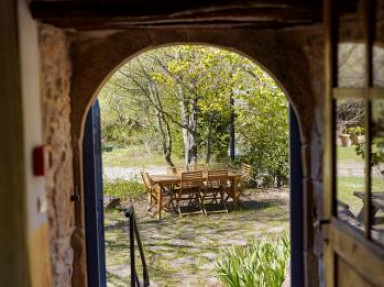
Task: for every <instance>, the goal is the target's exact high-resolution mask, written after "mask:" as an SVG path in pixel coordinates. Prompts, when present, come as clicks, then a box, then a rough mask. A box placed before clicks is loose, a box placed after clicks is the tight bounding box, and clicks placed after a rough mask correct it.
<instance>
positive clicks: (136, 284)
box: [125, 204, 149, 287]
mask: <svg viewBox="0 0 384 287" xmlns="http://www.w3.org/2000/svg"><path fill="white" fill-rule="evenodd" d="M125 216H126V217H127V218H129V248H130V254H131V287H141V285H140V280H139V277H138V276H137V271H136V264H135V239H136V242H137V247H138V249H139V254H140V260H141V264H142V266H143V287H148V286H149V275H148V269H147V262H146V260H145V256H144V249H143V244H142V242H141V238H140V233H139V228H138V226H137V222H136V216H135V210H134V208H133V205H132V204H130V205H129V206H128V207H127V208H126V210H125Z"/></svg>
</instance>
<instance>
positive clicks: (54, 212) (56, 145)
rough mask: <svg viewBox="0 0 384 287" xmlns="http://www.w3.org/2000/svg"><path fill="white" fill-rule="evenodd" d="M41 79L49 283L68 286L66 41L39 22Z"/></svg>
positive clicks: (69, 217)
mask: <svg viewBox="0 0 384 287" xmlns="http://www.w3.org/2000/svg"><path fill="white" fill-rule="evenodd" d="M39 41H40V50H41V82H42V85H41V86H42V105H43V115H42V117H43V138H44V144H46V145H50V146H51V147H52V151H53V152H52V159H53V160H52V170H51V173H50V174H49V175H48V176H47V181H46V182H47V183H46V189H47V198H48V206H47V209H48V220H49V227H50V229H49V235H50V238H49V243H50V255H51V262H52V286H55V287H56V286H57V287H58V286H60V287H61V286H72V282H71V281H72V272H73V258H74V251H73V248H72V246H71V236H72V233H73V231H74V225H75V222H74V207H73V203H72V202H71V201H70V197H71V195H72V194H73V189H74V185H73V172H72V171H73V166H72V149H71V131H70V128H71V125H70V112H71V107H70V97H69V92H70V86H71V82H70V79H71V73H72V67H71V60H70V55H69V50H70V49H69V48H70V43H69V40H68V38H67V36H66V34H65V33H64V32H63V31H62V30H59V29H55V28H53V27H50V26H46V25H41V26H40V29H39Z"/></svg>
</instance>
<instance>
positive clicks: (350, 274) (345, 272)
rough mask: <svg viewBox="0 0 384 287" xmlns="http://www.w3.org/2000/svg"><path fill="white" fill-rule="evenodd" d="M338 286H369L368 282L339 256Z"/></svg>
mask: <svg viewBox="0 0 384 287" xmlns="http://www.w3.org/2000/svg"><path fill="white" fill-rule="evenodd" d="M337 260H338V261H337V265H338V267H337V270H338V280H339V282H338V286H340V287H369V286H370V285H369V282H367V281H366V280H365V279H364V278H362V277H361V276H360V275H358V274H357V273H356V272H355V271H354V270H353V268H351V266H350V265H348V263H346V262H345V261H344V260H343V259H341V258H340V257H339V258H338V259H337Z"/></svg>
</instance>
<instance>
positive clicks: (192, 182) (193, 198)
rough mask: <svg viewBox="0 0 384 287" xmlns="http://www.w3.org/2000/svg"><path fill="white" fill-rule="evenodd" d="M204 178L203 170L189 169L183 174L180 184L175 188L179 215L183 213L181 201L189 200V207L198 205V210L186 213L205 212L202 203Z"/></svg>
mask: <svg viewBox="0 0 384 287" xmlns="http://www.w3.org/2000/svg"><path fill="white" fill-rule="evenodd" d="M203 184H204V178H203V172H202V171H188V172H183V173H182V174H181V182H180V186H179V187H177V188H175V189H174V193H175V201H176V208H177V210H178V213H179V216H180V217H181V216H182V215H183V212H182V207H181V205H180V203H181V202H182V201H188V207H190V208H191V207H193V205H195V206H194V207H197V208H198V210H197V211H190V212H184V213H204V212H203V208H202V203H201V189H202V188H204V186H203Z"/></svg>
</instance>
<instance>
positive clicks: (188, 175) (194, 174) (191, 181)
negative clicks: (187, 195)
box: [181, 170, 204, 188]
mask: <svg viewBox="0 0 384 287" xmlns="http://www.w3.org/2000/svg"><path fill="white" fill-rule="evenodd" d="M203 181H204V178H203V172H202V171H201V170H200V171H187V172H183V173H181V188H185V187H198V186H201V184H202V183H203Z"/></svg>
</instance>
